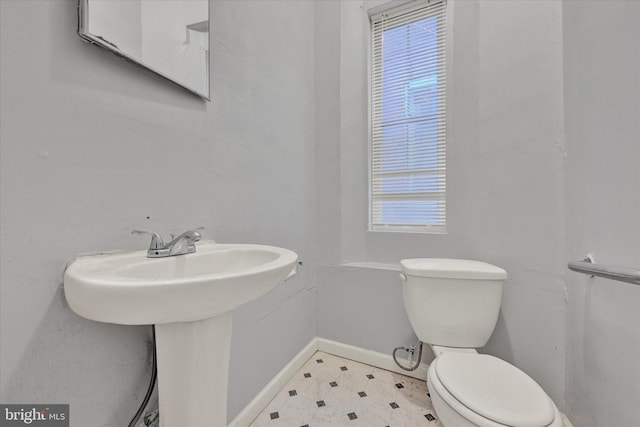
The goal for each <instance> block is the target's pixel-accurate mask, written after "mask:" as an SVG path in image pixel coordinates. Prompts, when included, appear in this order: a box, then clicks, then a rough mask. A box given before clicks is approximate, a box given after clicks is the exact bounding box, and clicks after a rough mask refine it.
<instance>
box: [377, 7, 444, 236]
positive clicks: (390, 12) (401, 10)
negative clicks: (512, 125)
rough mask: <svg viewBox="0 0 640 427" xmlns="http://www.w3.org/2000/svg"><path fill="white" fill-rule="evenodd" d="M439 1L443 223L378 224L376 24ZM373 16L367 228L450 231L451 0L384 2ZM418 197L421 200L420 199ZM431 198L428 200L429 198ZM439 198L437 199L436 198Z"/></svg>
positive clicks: (401, 230) (420, 232)
mask: <svg viewBox="0 0 640 427" xmlns="http://www.w3.org/2000/svg"><path fill="white" fill-rule="evenodd" d="M438 3H444V11H443V16H444V18H445V24H444V25H445V28H444V32H443V34H444V37H445V41H444V50H443V52H442V54H443V61H444V64H443V65H444V75H445V85H444V90H445V93H444V119H443V121H442V122H440V123H438V126H439V127H442V130H443V131H444V133H445V136H444V139H443V141H442V143H443V144H444V148H443V151H442V156H443V157H444V160H443V162H442V165H443V166H444V183H443V187H442V188H443V195H442V199H440V200H441V201H442V203H443V208H442V217H443V223H442V224H428V223H421V224H406V225H405V224H403V225H399V224H391V223H387V224H380V223H374V206H373V202H374V200H373V198H374V197H373V159H372V157H373V108H374V105H373V90H372V86H373V73H374V61H373V57H374V46H373V39H372V35H373V26H374V23H375V22H377V21H378V20H379V19H380V16H381V15H383V14H384V15H387V16H388V17H391V18H393V17H396V16H398V15H403V14H407V13H411V12H413V11H415V10H419V9H423V8H424V7H425V6H426V7H428V6H433V5H436V4H438ZM367 12H368V15H369V19H368V26H367V27H368V31H367V58H366V59H367V76H368V79H367V83H368V86H367V89H368V90H367V95H368V111H367V112H368V114H367V125H368V128H367V140H368V144H367V153H368V182H367V189H368V204H367V215H368V220H367V231H370V232H396V233H397V232H400V233H418V234H447V217H448V215H447V198H448V192H447V191H446V190H447V187H448V172H449V171H448V169H447V168H446V165H447V152H448V146H449V143H448V142H449V141H448V140H449V135H450V131H449V128H450V121H451V120H450V97H451V90H450V86H451V84H450V79H451V53H450V52H451V42H452V37H451V29H452V23H453V21H452V7H451V4H450V2H449V1H448V0H397V1H391V2H389V3H385V4H382V5H380V6H377V7H374V8H371V9H369V10H368V11H367ZM416 200H418V199H416ZM425 200H427V199H425ZM433 200H437V199H435V198H434V199H433Z"/></svg>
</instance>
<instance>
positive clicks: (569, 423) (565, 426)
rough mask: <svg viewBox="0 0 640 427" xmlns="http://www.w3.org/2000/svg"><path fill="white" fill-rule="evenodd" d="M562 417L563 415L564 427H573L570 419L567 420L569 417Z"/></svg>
mask: <svg viewBox="0 0 640 427" xmlns="http://www.w3.org/2000/svg"><path fill="white" fill-rule="evenodd" d="M560 415H562V425H563V427H573V424H571V421H569V418H567V416H566V415H565V414H564V413H561V414H560Z"/></svg>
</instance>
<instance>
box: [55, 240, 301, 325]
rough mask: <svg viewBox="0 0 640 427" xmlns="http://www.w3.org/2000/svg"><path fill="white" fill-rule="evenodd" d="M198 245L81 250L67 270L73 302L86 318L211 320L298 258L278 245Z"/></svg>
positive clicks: (261, 290) (278, 278) (263, 288)
mask: <svg viewBox="0 0 640 427" xmlns="http://www.w3.org/2000/svg"><path fill="white" fill-rule="evenodd" d="M196 246H197V250H196V252H195V253H192V254H187V255H179V256H173V257H167V258H147V257H146V253H147V252H146V251H136V252H127V253H110V254H100V255H87V256H80V257H78V258H77V259H76V260H75V261H74V262H73V263H72V264H71V265H70V266H69V268H67V270H66V272H65V276H64V289H65V295H66V298H67V301H68V302H69V306H70V307H71V309H72V310H73V311H75V312H76V313H77V314H79V315H80V316H82V317H86V318H87V319H91V320H96V321H99V322H107V323H117V324H124V325H143V324H163V323H175V322H192V321H196V320H202V319H207V318H210V317H215V316H218V315H220V314H222V313H226V312H229V311H232V310H233V309H234V308H236V307H238V306H239V305H242V304H245V303H247V302H249V301H252V300H254V299H256V298H258V297H260V296H261V295H263V294H265V293H267V292H268V291H270V290H271V289H272V288H273V287H275V286H276V285H277V284H278V283H280V282H282V281H283V280H284V279H285V278H286V277H287V276H288V275H289V274H290V273H291V272H292V270H293V268H294V266H295V263H296V261H297V259H298V256H297V255H296V253H295V252H292V251H290V250H288V249H283V248H278V247H274V246H264V245H249V244H217V243H214V242H212V241H204V242H198V243H197V245H196Z"/></svg>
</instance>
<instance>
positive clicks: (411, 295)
mask: <svg viewBox="0 0 640 427" xmlns="http://www.w3.org/2000/svg"><path fill="white" fill-rule="evenodd" d="M400 265H401V267H402V274H401V278H402V297H403V300H404V306H405V309H406V311H407V316H408V317H409V321H410V322H411V326H412V327H413V330H414V332H415V333H416V335H417V336H418V338H419V339H420V341H422V342H424V343H427V344H435V345H442V346H447V347H465V348H477V347H483V346H484V345H485V344H486V343H487V341H489V338H490V337H491V334H492V333H493V330H494V328H495V326H496V322H497V321H498V313H499V312H500V303H501V302H502V286H503V284H504V281H505V280H506V279H507V272H506V271H504V270H503V269H502V268H500V267H497V266H495V265H491V264H487V263H485V262H481V261H470V260H461V259H445V258H416V259H405V260H402V261H401V262H400Z"/></svg>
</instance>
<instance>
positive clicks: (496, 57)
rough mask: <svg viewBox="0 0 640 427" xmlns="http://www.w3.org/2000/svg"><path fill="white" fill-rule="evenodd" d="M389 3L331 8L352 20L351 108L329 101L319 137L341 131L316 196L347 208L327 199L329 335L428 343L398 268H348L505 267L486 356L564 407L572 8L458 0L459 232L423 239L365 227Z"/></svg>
mask: <svg viewBox="0 0 640 427" xmlns="http://www.w3.org/2000/svg"><path fill="white" fill-rule="evenodd" d="M379 3H380V2H379V1H366V2H364V3H363V2H360V1H348V2H343V3H342V7H341V9H340V10H333V16H334V19H337V20H340V25H339V30H340V42H341V43H340V49H341V50H340V75H339V77H335V78H334V81H333V82H332V85H333V86H329V88H332V90H334V91H335V89H334V88H335V87H338V91H339V93H340V104H339V105H336V103H335V101H333V100H328V101H327V103H326V106H325V108H334V109H335V108H339V111H340V115H339V117H340V121H339V122H338V123H335V124H334V127H333V128H332V129H330V130H327V129H321V128H318V133H319V134H321V133H323V132H324V134H325V135H327V138H326V139H327V140H329V139H330V136H332V135H335V134H339V137H340V140H339V145H338V144H335V143H334V144H332V145H330V146H323V147H320V149H321V150H323V152H324V156H323V158H322V159H318V162H320V163H321V164H320V166H319V168H323V169H322V170H323V173H322V176H325V177H328V178H327V179H326V180H321V179H318V192H319V193H320V194H323V195H324V197H325V200H330V199H329V198H330V195H332V194H333V199H331V201H332V202H333V203H335V204H337V206H339V209H334V210H329V209H327V208H325V213H327V214H330V215H332V216H331V217H330V218H329V220H328V221H326V222H325V224H326V227H325V228H324V229H323V228H322V227H321V228H320V229H319V232H318V235H319V236H324V237H323V238H324V239H325V242H324V244H325V245H326V247H324V248H323V247H322V246H320V247H319V249H318V252H319V253H325V252H326V253H327V255H326V256H325V257H324V258H321V260H322V261H321V262H322V263H324V265H325V266H324V267H323V266H320V267H319V272H318V306H319V308H318V334H319V335H320V336H322V337H326V338H330V339H335V340H338V341H343V342H346V343H349V344H355V345H359V346H361V347H365V348H370V349H374V350H377V351H383V352H387V353H390V352H391V350H392V349H393V347H395V346H397V345H404V344H412V343H415V342H416V341H417V339H416V338H415V336H414V335H413V333H412V332H411V329H410V326H409V323H408V321H407V318H406V315H405V313H404V308H403V306H402V300H401V288H400V281H399V279H398V277H397V274H396V273H393V272H389V271H381V270H374V271H371V270H370V269H362V268H353V267H347V266H343V265H342V266H341V264H342V263H345V262H358V261H368V262H382V263H394V262H395V263H397V262H398V261H399V260H401V259H403V258H417V257H458V258H471V259H480V260H484V261H488V262H491V263H495V264H497V265H499V266H501V267H503V268H505V269H506V270H507V271H508V272H509V281H508V282H507V285H506V287H505V293H504V302H503V306H502V312H501V315H500V319H499V322H498V327H497V329H496V332H495V333H494V335H493V337H492V339H491V341H490V343H489V345H488V346H487V347H486V348H485V349H484V350H483V351H485V352H487V353H492V354H495V355H498V356H500V357H503V358H504V359H506V360H508V361H510V362H513V363H515V364H516V365H518V366H519V367H520V368H521V369H523V370H524V371H526V372H527V373H528V374H530V375H531V376H532V377H533V378H535V379H536V380H537V381H538V382H539V383H540V384H541V385H542V386H543V387H544V388H545V389H546V390H547V391H548V392H549V394H550V395H551V397H552V398H553V399H554V400H555V401H556V402H557V403H558V404H559V405H560V406H564V369H565V336H564V329H565V328H564V326H565V314H566V302H565V294H564V280H563V278H564V270H565V266H564V207H563V199H562V197H563V173H562V171H563V169H562V163H563V159H564V157H563V156H564V150H563V147H562V138H563V118H562V113H563V109H562V62H561V60H562V33H561V21H562V14H561V5H560V3H557V2H546V1H543V2H539V1H530V2H523V1H515V2H504V1H482V2H468V1H459V2H452V3H451V5H452V7H453V24H454V29H453V40H452V52H453V57H452V67H451V72H452V78H451V80H450V97H449V111H450V118H451V121H450V124H449V127H450V129H449V132H450V133H449V135H450V136H449V146H448V182H447V191H448V196H447V201H448V215H449V217H448V223H449V224H448V230H449V231H448V234H447V235H425V234H422V235H417V234H414V235H411V234H406V233H383V232H376V233H374V232H366V231H365V230H366V226H367V207H366V204H367V187H366V180H367V165H366V159H367V154H366V153H367V151H366V150H367V139H366V138H367V136H366V128H367V121H366V120H367V119H366V117H367V104H366V100H367V97H366V82H367V74H366V73H367V71H366V61H365V53H366V46H367V43H368V41H367V39H366V31H365V30H366V28H367V25H368V24H367V23H368V18H367V14H366V9H368V8H369V7H371V6H373V5H376V4H379ZM327 8H329V6H327ZM334 9H337V8H334ZM332 70H333V68H332ZM325 83H327V82H325ZM317 92H318V93H320V92H321V91H320V90H319V89H317ZM317 102H318V103H321V102H322V101H321V100H320V98H318V100H317ZM329 150H333V151H332V152H331V153H329V152H328V151H329ZM337 180H339V184H336V181H337ZM336 224H338V227H339V230H340V233H339V235H336V233H335V232H334V227H335V226H336ZM322 243H323V242H322V238H319V244H322ZM329 248H330V250H331V253H329V252H330V251H329V250H328V249H329ZM336 248H339V251H338V250H337V249H336ZM426 309H428V306H427V307H426ZM345 325H348V326H345ZM368 325H375V327H368Z"/></svg>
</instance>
